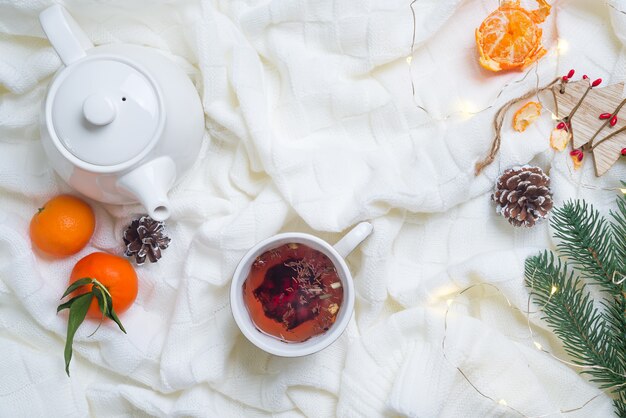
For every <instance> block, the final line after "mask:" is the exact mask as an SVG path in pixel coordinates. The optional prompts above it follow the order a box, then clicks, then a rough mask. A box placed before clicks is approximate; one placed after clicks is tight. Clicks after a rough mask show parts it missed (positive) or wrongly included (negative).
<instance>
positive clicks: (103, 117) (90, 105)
mask: <svg viewBox="0 0 626 418" xmlns="http://www.w3.org/2000/svg"><path fill="white" fill-rule="evenodd" d="M83 115H84V116H85V119H87V120H88V121H89V122H90V123H92V124H93V125H97V126H104V125H108V124H109V123H111V122H113V120H114V119H115V116H116V115H117V109H116V108H115V105H114V104H113V101H112V100H111V99H109V98H108V97H106V96H105V95H103V94H98V93H96V94H92V95H91V96H89V97H87V99H85V102H84V103H83Z"/></svg>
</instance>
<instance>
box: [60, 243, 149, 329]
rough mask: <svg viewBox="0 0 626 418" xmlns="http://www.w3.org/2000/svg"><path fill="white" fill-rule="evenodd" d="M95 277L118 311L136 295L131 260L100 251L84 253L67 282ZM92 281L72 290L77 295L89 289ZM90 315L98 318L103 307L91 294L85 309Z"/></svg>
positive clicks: (127, 306) (134, 275) (122, 309)
mask: <svg viewBox="0 0 626 418" xmlns="http://www.w3.org/2000/svg"><path fill="white" fill-rule="evenodd" d="M85 277H87V278H90V279H95V280H97V281H98V282H99V283H101V284H102V285H103V286H104V287H105V289H106V290H107V291H108V292H109V293H110V294H111V299H112V300H113V309H115V312H117V313H118V314H120V313H123V312H125V311H126V310H127V309H128V308H130V306H131V305H132V304H133V302H134V301H135V298H136V297H137V287H138V286H137V273H135V269H134V268H133V266H132V265H131V264H130V262H129V261H128V260H127V259H125V258H122V257H118V256H116V255H112V254H107V253H103V252H97V253H91V254H89V255H88V256H86V257H83V258H82V259H81V260H80V261H79V262H78V263H76V265H75V266H74V269H73V270H72V274H71V275H70V284H72V283H75V282H76V281H78V280H80V279H83V278H85ZM92 287H93V284H91V285H90V286H82V287H80V288H79V289H78V290H76V291H75V292H73V293H72V296H78V295H80V294H83V293H87V292H90V291H91V290H92ZM87 316H88V317H89V318H101V317H102V311H101V310H100V308H99V307H98V301H97V300H96V299H95V298H94V299H93V301H92V302H91V306H89V311H88V312H87Z"/></svg>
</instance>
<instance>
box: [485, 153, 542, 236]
mask: <svg viewBox="0 0 626 418" xmlns="http://www.w3.org/2000/svg"><path fill="white" fill-rule="evenodd" d="M491 199H492V200H493V201H494V202H496V204H497V205H498V206H497V208H496V211H497V212H498V213H499V214H501V215H502V216H504V217H505V218H507V219H508V221H509V223H510V224H511V225H513V226H526V227H531V226H534V225H535V223H536V222H537V221H540V220H542V219H544V218H546V217H547V216H548V212H550V210H551V209H552V203H553V202H552V192H551V191H550V177H548V176H547V175H546V174H545V173H544V172H543V171H542V170H541V169H540V168H539V167H530V166H527V165H526V166H524V167H517V168H510V169H508V170H506V171H505V172H504V173H502V175H501V176H500V178H499V179H498V181H497V183H496V190H495V192H494V194H492V195H491Z"/></svg>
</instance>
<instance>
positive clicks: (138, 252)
mask: <svg viewBox="0 0 626 418" xmlns="http://www.w3.org/2000/svg"><path fill="white" fill-rule="evenodd" d="M164 228H165V225H164V224H163V222H158V221H155V220H154V219H152V218H151V217H149V216H142V217H141V218H139V219H135V220H134V221H132V222H131V223H130V225H129V226H128V228H126V230H125V231H124V244H125V245H126V251H125V252H124V255H125V256H126V257H135V261H136V263H137V265H139V266H140V265H142V264H143V263H145V262H146V257H147V258H148V259H149V260H150V262H151V263H156V262H157V261H159V259H160V258H161V250H165V249H166V248H167V247H168V245H169V244H170V241H171V239H170V238H168V236H167V235H165V231H164Z"/></svg>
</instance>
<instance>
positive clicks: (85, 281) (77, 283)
mask: <svg viewBox="0 0 626 418" xmlns="http://www.w3.org/2000/svg"><path fill="white" fill-rule="evenodd" d="M89 283H91V279H90V278H89V277H85V278H83V279H78V280H76V281H75V282H74V283H72V284H71V285H70V286H69V287H68V288H67V290H65V293H63V296H61V299H63V298H64V297H66V296H67V295H69V294H70V293H72V292H73V291H74V290H76V289H78V288H79V287H81V286H85V285H86V284H89Z"/></svg>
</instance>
